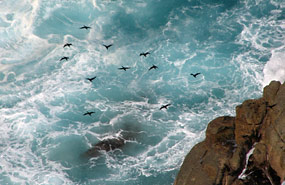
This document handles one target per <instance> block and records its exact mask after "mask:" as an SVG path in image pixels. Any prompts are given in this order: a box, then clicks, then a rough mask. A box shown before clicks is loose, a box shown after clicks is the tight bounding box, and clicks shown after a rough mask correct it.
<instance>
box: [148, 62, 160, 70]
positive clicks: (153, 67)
mask: <svg viewBox="0 0 285 185" xmlns="http://www.w3.org/2000/svg"><path fill="white" fill-rule="evenodd" d="M157 68H158V67H157V66H156V65H154V64H152V66H151V67H150V68H149V69H148V70H149V71H150V70H152V69H157Z"/></svg>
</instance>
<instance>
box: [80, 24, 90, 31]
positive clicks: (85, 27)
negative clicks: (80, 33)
mask: <svg viewBox="0 0 285 185" xmlns="http://www.w3.org/2000/svg"><path fill="white" fill-rule="evenodd" d="M80 29H86V30H88V29H91V27H90V26H85V25H84V26H82V27H80Z"/></svg>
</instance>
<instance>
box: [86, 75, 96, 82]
mask: <svg viewBox="0 0 285 185" xmlns="http://www.w3.org/2000/svg"><path fill="white" fill-rule="evenodd" d="M95 78H97V76H94V77H93V78H86V79H87V80H89V81H90V82H92V81H93V80H95Z"/></svg>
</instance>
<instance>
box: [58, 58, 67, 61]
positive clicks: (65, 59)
mask: <svg viewBox="0 0 285 185" xmlns="http://www.w3.org/2000/svg"><path fill="white" fill-rule="evenodd" d="M68 59H69V57H62V58H61V59H60V61H62V60H68Z"/></svg>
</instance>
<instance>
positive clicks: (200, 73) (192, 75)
mask: <svg viewBox="0 0 285 185" xmlns="http://www.w3.org/2000/svg"><path fill="white" fill-rule="evenodd" d="M199 74H201V73H195V74H193V73H191V74H190V75H192V76H194V78H196V76H197V75H199Z"/></svg>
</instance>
